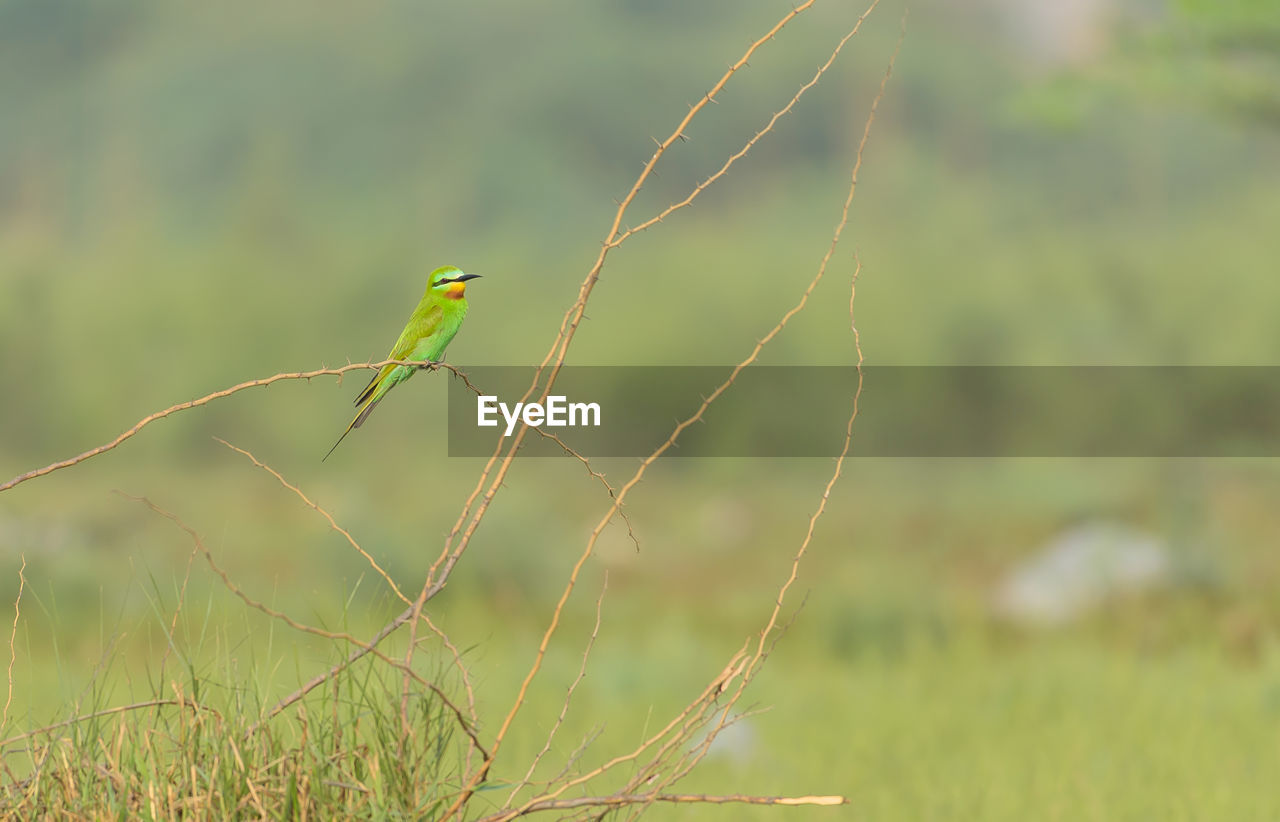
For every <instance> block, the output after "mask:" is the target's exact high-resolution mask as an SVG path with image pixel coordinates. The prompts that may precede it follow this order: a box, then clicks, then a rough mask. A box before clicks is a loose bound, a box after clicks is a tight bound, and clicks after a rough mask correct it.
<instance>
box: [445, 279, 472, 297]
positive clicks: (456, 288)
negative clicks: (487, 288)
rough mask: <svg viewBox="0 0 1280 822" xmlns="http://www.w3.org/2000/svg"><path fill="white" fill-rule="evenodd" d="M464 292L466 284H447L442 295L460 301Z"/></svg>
mask: <svg viewBox="0 0 1280 822" xmlns="http://www.w3.org/2000/svg"><path fill="white" fill-rule="evenodd" d="M466 291H467V284H466V283H449V287H448V288H446V289H445V290H444V294H445V296H446V297H448V298H450V299H453V300H459V299H462V295H463V294H465V293H466Z"/></svg>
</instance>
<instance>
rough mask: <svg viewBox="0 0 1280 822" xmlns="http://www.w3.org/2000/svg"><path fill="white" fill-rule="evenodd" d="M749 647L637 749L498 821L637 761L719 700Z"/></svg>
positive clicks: (565, 784)
mask: <svg viewBox="0 0 1280 822" xmlns="http://www.w3.org/2000/svg"><path fill="white" fill-rule="evenodd" d="M747 647H748V646H747V645H746V644H744V645H743V646H742V647H741V648H740V649H739V650H738V652H737V653H736V654H734V655H733V656H732V657H731V658H730V659H729V662H728V664H726V665H725V666H724V668H723V669H722V670H721V671H720V673H719V674H717V675H716V676H715V678H713V679H712V680H711V682H710V683H708V685H707V687H705V688H703V690H702V693H700V694H699V695H698V697H697V698H696V699H694V700H693V701H692V702H690V703H689V705H688V706H686V707H685V709H684V710H683V711H681V712H680V713H678V714H676V716H674V717H673V718H672V719H671V720H670V721H669V722H668V723H667V724H666V725H664V726H663V727H662V728H661V729H659V730H658V731H657V732H656V733H654V734H652V735H650V736H649V737H647V738H645V739H643V740H641V742H640V744H639V745H638V746H636V748H635V749H634V750H632V751H631V752H630V753H627V754H620V755H618V756H615V757H613V758H612V759H610V760H609V761H608V762H605V763H604V764H602V765H598V766H596V767H595V768H593V769H592V770H590V771H588V772H586V773H584V774H580V775H578V776H576V777H574V778H573V779H570V780H567V781H566V782H564V783H562V784H561V785H560V786H558V787H557V788H556V789H555V790H551V791H548V792H547V793H544V794H543V795H541V796H535V797H533V798H532V799H529V800H527V801H526V802H525V804H523V805H521V806H520V807H519V808H514V809H509V810H507V811H505V812H504V813H500V814H497V815H495V816H494V817H492V818H493V819H495V820H509V819H515V818H516V817H517V816H520V815H522V814H524V813H526V812H527V809H528V808H529V807H532V806H533V805H534V804H535V803H538V802H545V801H548V800H554V799H556V798H558V797H559V796H561V795H562V794H563V793H564V792H565V791H567V790H569V789H570V788H573V787H576V786H578V785H582V784H585V783H587V782H590V781H591V780H593V779H595V778H596V777H598V776H600V774H603V773H606V772H607V771H610V770H612V769H613V768H615V767H617V766H618V765H622V764H624V763H627V762H634V761H635V760H637V759H639V758H640V756H641V755H643V754H644V752H645V751H646V750H648V749H649V748H651V747H652V746H653V745H655V744H656V743H657V742H659V741H661V740H662V739H665V738H666V737H667V736H668V734H670V733H671V731H673V730H674V729H675V728H676V727H677V726H680V725H682V724H684V725H687V724H688V723H689V722H690V720H691V718H693V717H696V716H698V715H699V714H701V713H702V712H705V710H706V707H707V705H709V704H710V703H711V702H713V701H714V700H715V699H716V697H718V696H719V695H720V694H722V693H724V691H725V689H726V688H728V686H729V683H730V682H732V681H733V679H734V678H735V677H737V676H738V675H739V674H740V673H741V672H742V665H743V663H744V662H745V660H746V656H747V653H746V652H747ZM676 738H677V739H678V738H679V737H678V736H677V737H676Z"/></svg>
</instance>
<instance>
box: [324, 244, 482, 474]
mask: <svg viewBox="0 0 1280 822" xmlns="http://www.w3.org/2000/svg"><path fill="white" fill-rule="evenodd" d="M479 276H480V275H479V274H464V273H462V271H461V269H458V268H455V267H454V266H451V265H446V266H444V267H442V268H437V269H436V270H435V271H432V272H431V276H430V277H429V278H427V292H426V293H425V294H423V295H422V301H421V302H419V303H418V307H417V308H415V309H414V310H413V313H412V314H411V315H409V324H408V325H406V326H405V327H404V331H402V332H400V339H398V340H396V344H395V345H394V346H393V347H392V348H391V353H390V354H388V355H387V359H389V360H415V361H417V362H423V363H435V362H440V360H441V359H442V358H443V357H444V350H445V348H447V347H448V346H449V343H450V341H452V340H453V336H454V335H455V334H457V333H458V329H459V328H461V327H462V321H463V319H465V318H466V316H467V298H466V296H465V295H466V293H467V280H474V279H476V278H477V277H479ZM417 370H418V369H417V368H416V367H414V366H410V365H395V364H391V365H384V366H383V367H382V368H380V369H379V370H378V373H377V374H374V375H373V379H372V380H370V381H369V384H368V385H367V386H365V389H364V390H363V391H361V392H360V395H359V396H358V397H356V402H355V404H356V405H357V406H359V407H360V410H359V411H357V412H356V418H355V419H353V420H352V421H351V424H350V425H348V426H347V430H346V431H343V432H342V436H341V437H338V441H337V442H335V443H334V444H333V448H330V449H329V454H332V453H333V450H334V448H337V447H338V445H339V444H340V443H341V442H342V441H343V440H344V439H346V436H347V434H350V433H351V429H352V428H359V427H360V426H361V425H363V424H364V421H365V420H367V419H368V418H369V415H370V414H372V413H373V409H374V408H376V407H377V405H378V403H380V402H382V398H383V397H385V396H386V395H387V392H388V391H390V390H391V389H392V388H395V387H396V386H397V385H399V384H400V383H402V382H404V381H405V380H407V379H409V378H410V377H412V376H413V375H414V372H416V371H417ZM329 454H325V455H324V459H326V460H327V459H329ZM321 462H324V460H321Z"/></svg>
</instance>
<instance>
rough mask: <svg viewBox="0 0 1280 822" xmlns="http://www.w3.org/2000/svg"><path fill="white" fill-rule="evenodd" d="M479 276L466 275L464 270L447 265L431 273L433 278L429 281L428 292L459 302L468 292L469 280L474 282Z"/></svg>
mask: <svg viewBox="0 0 1280 822" xmlns="http://www.w3.org/2000/svg"><path fill="white" fill-rule="evenodd" d="M479 276H480V275H479V274H464V273H462V269H460V268H456V267H455V266H451V265H446V266H444V267H442V268H437V269H436V270H435V271H432V272H431V277H430V279H428V280H427V292H428V293H431V294H439V295H441V296H442V297H448V298H450V299H454V300H457V299H460V298H461V297H462V295H463V294H465V293H466V292H467V280H474V279H476V278H477V277H479Z"/></svg>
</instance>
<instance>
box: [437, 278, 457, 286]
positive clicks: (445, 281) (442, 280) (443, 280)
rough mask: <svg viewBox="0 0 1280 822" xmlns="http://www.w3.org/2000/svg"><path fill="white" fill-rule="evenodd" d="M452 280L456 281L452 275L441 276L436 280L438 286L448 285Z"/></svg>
mask: <svg viewBox="0 0 1280 822" xmlns="http://www.w3.org/2000/svg"><path fill="white" fill-rule="evenodd" d="M451 282H454V280H453V278H451V277H441V278H440V279H439V280H436V285H437V286H441V285H448V284H449V283H451Z"/></svg>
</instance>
